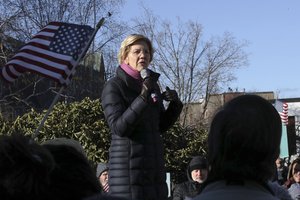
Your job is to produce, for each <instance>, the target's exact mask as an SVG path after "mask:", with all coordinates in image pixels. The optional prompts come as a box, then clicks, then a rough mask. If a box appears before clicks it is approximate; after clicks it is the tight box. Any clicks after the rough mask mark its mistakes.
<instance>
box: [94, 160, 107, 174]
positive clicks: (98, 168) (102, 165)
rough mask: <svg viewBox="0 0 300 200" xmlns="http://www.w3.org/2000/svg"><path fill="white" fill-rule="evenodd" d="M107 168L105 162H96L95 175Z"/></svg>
mask: <svg viewBox="0 0 300 200" xmlns="http://www.w3.org/2000/svg"><path fill="white" fill-rule="evenodd" d="M107 170H108V166H107V164H106V163H98V165H97V171H96V176H97V177H99V176H100V175H101V174H102V173H103V172H105V171H107Z"/></svg>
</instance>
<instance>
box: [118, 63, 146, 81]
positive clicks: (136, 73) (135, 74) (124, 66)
mask: <svg viewBox="0 0 300 200" xmlns="http://www.w3.org/2000/svg"><path fill="white" fill-rule="evenodd" d="M120 67H121V68H122V69H123V70H124V71H125V72H126V73H127V74H128V75H129V76H131V77H132V78H134V79H137V80H141V79H142V77H141V74H140V72H139V71H137V70H135V69H133V68H132V67H131V66H130V65H127V64H125V63H122V64H121V65H120Z"/></svg>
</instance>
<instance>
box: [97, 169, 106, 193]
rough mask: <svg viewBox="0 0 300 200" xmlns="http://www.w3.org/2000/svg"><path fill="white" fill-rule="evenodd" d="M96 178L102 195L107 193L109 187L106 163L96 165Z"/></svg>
mask: <svg viewBox="0 0 300 200" xmlns="http://www.w3.org/2000/svg"><path fill="white" fill-rule="evenodd" d="M96 176H97V178H98V179H99V182H100V185H101V188H102V193H104V194H105V193H108V191H109V186H108V165H107V164H106V163H98V165H97V171H96Z"/></svg>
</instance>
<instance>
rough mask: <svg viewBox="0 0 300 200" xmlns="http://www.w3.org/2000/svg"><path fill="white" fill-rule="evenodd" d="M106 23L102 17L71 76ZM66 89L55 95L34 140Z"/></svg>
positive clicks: (33, 136)
mask: <svg viewBox="0 0 300 200" xmlns="http://www.w3.org/2000/svg"><path fill="white" fill-rule="evenodd" d="M109 16H110V15H109ZM104 21H105V17H102V18H101V19H100V20H99V22H98V24H97V26H96V27H95V30H94V32H93V34H92V35H91V38H90V39H89V41H88V43H87V44H86V45H85V48H84V50H83V51H82V52H81V54H80V55H79V57H78V58H77V60H76V62H75V64H74V67H73V68H72V70H71V73H70V75H73V74H74V73H75V68H76V66H77V65H78V63H79V62H80V60H81V59H82V58H83V56H84V55H85V54H86V52H87V51H88V49H89V47H90V45H91V43H92V41H93V40H94V37H95V35H96V34H97V32H98V30H99V29H100V28H101V26H102V25H103V24H104ZM64 89H65V85H64V86H62V87H61V88H60V90H59V91H58V93H57V94H56V95H55V97H54V99H53V101H52V103H51V105H50V106H49V108H48V110H47V112H46V114H45V115H44V117H43V119H42V121H41V123H40V124H39V126H38V128H37V129H36V130H35V132H34V134H33V135H32V138H33V139H34V138H36V137H37V136H38V134H39V132H40V130H41V128H42V127H43V125H44V123H45V121H46V120H47V118H48V116H49V114H50V112H51V111H52V110H53V108H54V105H55V104H56V103H57V101H58V99H59V97H60V96H61V93H62V91H63V90H64Z"/></svg>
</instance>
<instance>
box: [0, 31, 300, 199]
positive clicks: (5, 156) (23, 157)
mask: <svg viewBox="0 0 300 200" xmlns="http://www.w3.org/2000/svg"><path fill="white" fill-rule="evenodd" d="M153 53H154V49H153V46H152V44H151V41H150V40H149V39H148V38H147V37H145V36H143V35H139V34H133V35H129V36H128V37H126V38H125V40H124V41H123V42H122V44H121V47H120V52H119V56H118V58H119V64H120V65H119V67H118V68H117V71H116V76H115V77H113V78H111V79H110V80H109V81H108V82H107V83H106V84H105V86H104V89H103V93H102V106H103V110H104V114H105V118H106V120H107V122H108V125H109V128H110V131H111V145H110V148H109V160H108V163H98V164H97V166H96V168H95V169H94V168H93V167H92V166H91V164H90V162H89V161H88V159H87V156H86V154H85V151H84V149H83V147H82V146H81V145H80V143H79V142H78V141H75V140H73V139H67V138H55V139H52V140H48V141H46V142H44V143H42V144H38V143H37V142H35V141H34V140H33V139H32V138H29V137H27V136H24V135H23V134H21V133H20V134H13V135H10V136H5V135H2V136H0V169H1V170H0V198H1V199H3V200H17V199H31V200H35V199H37V200H38V199H46V200H47V199H49V200H50V199H51V200H53V199H54V200H60V199H61V200H63V199H64V200H68V199H70V200H71V199H72V200H77V199H78V200H101V199H104V200H105V199H107V200H122V199H124V200H166V199H173V200H191V199H194V200H215V199H219V200H227V199H243V200H250V199H251V200H252V199H261V200H277V199H281V200H296V199H300V158H297V159H294V160H293V161H292V162H291V164H289V165H288V166H287V165H286V163H285V162H284V160H283V159H282V158H279V153H280V141H281V134H282V133H281V119H280V116H279V114H278V112H277V111H276V109H275V108H274V107H273V105H272V104H271V103H270V102H269V101H267V100H266V99H264V98H262V97H259V96H256V95H248V94H245V95H241V96H239V97H236V98H234V99H232V100H231V101H229V102H227V103H226V104H225V105H224V106H222V107H221V108H220V109H219V110H218V111H217V112H216V114H215V116H214V117H213V119H212V122H211V124H210V128H209V134H208V153H207V155H195V156H193V157H192V158H191V160H190V162H189V164H188V166H187V169H186V175H187V180H186V181H184V182H182V183H179V184H176V185H175V186H174V187H172V192H171V197H169V198H168V196H167V195H168V187H167V184H166V170H165V160H164V149H163V143H162V138H161V134H163V133H164V132H165V131H166V130H168V129H169V128H170V127H171V126H172V125H173V124H174V123H175V121H176V120H177V119H178V117H179V115H180V112H181V110H182V107H183V104H182V102H181V101H180V98H179V97H178V94H177V92H176V91H175V90H173V89H170V88H169V87H166V89H165V91H161V89H160V87H159V85H158V80H159V76H160V75H159V74H158V73H156V72H154V71H152V70H150V69H148V67H149V65H150V62H151V61H152V58H153Z"/></svg>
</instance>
